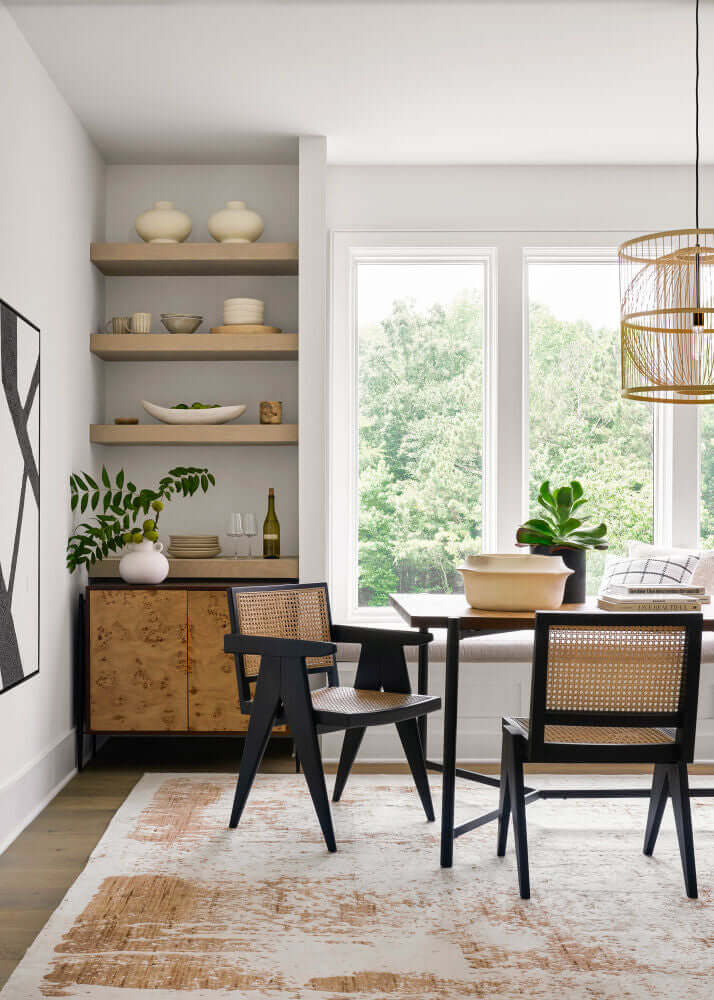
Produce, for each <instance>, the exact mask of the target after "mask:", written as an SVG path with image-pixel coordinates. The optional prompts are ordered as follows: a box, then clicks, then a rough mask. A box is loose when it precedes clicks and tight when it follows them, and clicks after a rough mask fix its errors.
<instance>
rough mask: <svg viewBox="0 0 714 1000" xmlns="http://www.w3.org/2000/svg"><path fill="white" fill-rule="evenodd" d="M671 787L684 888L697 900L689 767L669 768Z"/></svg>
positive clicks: (679, 765)
mask: <svg viewBox="0 0 714 1000" xmlns="http://www.w3.org/2000/svg"><path fill="white" fill-rule="evenodd" d="M669 786H670V794H671V796H672V806H673V807H674V822H675V825H676V827H677V840H678V841H679V855H680V857H681V859H682V871H683V872H684V886H685V889H686V890H687V895H688V896H689V898H690V899H696V898H697V868H696V863H695V860H694V836H693V833H692V811H691V808H690V804H689V779H688V777H687V765H686V764H684V763H680V764H672V765H670V767H669Z"/></svg>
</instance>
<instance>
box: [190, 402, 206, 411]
mask: <svg viewBox="0 0 714 1000" xmlns="http://www.w3.org/2000/svg"><path fill="white" fill-rule="evenodd" d="M191 409H192V410H202V409H203V403H191Z"/></svg>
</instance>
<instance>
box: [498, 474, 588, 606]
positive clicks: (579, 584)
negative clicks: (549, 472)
mask: <svg viewBox="0 0 714 1000" xmlns="http://www.w3.org/2000/svg"><path fill="white" fill-rule="evenodd" d="M537 500H538V503H539V504H540V505H541V507H542V508H543V509H544V514H543V515H542V516H541V517H534V518H531V519H530V520H529V521H525V522H524V523H523V524H522V525H521V526H520V528H519V529H518V531H517V532H516V544H517V545H529V546H530V550H531V552H534V553H537V554H538V555H554V556H561V557H562V559H563V562H564V563H565V565H566V566H567V567H568V568H569V569H572V570H574V572H573V574H572V576H570V577H569V578H568V581H567V583H566V584H565V594H564V595H563V602H564V603H565V604H580V603H582V602H583V601H584V600H585V556H586V553H587V551H588V549H606V548H607V547H608V546H607V542H606V541H605V535H606V534H607V527H606V526H605V525H604V524H598V525H597V526H596V527H594V528H593V527H588V525H586V524H585V522H584V521H582V520H580V518H579V517H574V516H573V515H574V514H575V512H576V511H578V510H580V508H581V507H582V506H583V505H584V504H585V503H587V500H586V499H585V497H584V496H583V488H582V486H581V485H580V483H579V482H578V481H577V480H576V479H574V480H572V482H571V483H570V485H569V486H559V487H558V488H557V489H555V490H552V491H551V489H550V483H549V482H547V481H546V482H545V483H543V485H542V486H541V488H540V490H539V491H538V497H537Z"/></svg>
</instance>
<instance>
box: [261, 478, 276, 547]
mask: <svg viewBox="0 0 714 1000" xmlns="http://www.w3.org/2000/svg"><path fill="white" fill-rule="evenodd" d="M263 558H264V559H279V558H280V521H278V516H277V514H276V513H275V490H274V489H273V487H272V486H271V487H270V489H269V490H268V513H267V514H266V516H265V521H264V522H263Z"/></svg>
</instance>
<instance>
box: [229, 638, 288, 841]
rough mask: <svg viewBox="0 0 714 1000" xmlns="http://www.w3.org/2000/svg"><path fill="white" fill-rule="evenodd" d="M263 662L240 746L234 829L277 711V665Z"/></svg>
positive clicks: (231, 826) (231, 822) (278, 667)
mask: <svg viewBox="0 0 714 1000" xmlns="http://www.w3.org/2000/svg"><path fill="white" fill-rule="evenodd" d="M266 660H267V658H266V657H264V658H263V664H262V665H261V673H260V676H259V679H258V683H257V685H256V689H255V700H254V701H253V709H252V711H251V714H250V723H249V725H248V733H247V735H246V738H245V744H244V746H243V756H242V757H241V762H240V770H239V772H238V784H237V785H236V793H235V797H234V799H233V809H232V810H231V818H230V822H229V824H228V825H229V827H230V828H231V829H235V828H236V827H237V826H238V821H239V820H240V818H241V815H242V813H243V809H244V808H245V804H246V802H247V800H248V795H249V794H250V790H251V788H252V787H253V781H254V780H255V776H256V774H257V772H258V768H259V767H260V762H261V760H262V759H263V754H264V753H265V748H266V746H267V745H268V740H269V739H270V734H271V732H272V729H273V724H274V722H275V716H276V714H277V712H278V708H279V707H280V682H279V675H280V664H279V662H276V663H275V664H272V663H268V662H266Z"/></svg>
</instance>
